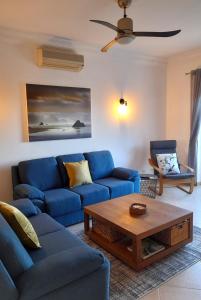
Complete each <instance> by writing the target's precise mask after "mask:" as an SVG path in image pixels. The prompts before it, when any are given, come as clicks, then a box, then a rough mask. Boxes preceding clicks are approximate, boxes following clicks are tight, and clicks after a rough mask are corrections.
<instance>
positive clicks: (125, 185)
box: [95, 177, 134, 198]
mask: <svg viewBox="0 0 201 300" xmlns="http://www.w3.org/2000/svg"><path fill="white" fill-rule="evenodd" d="M95 182H96V183H98V184H102V185H104V186H106V187H108V188H109V190H110V197H111V198H116V197H121V196H124V195H127V194H132V193H134V183H133V182H132V181H128V180H121V179H118V178H114V177H107V178H103V179H99V180H96V181H95Z"/></svg>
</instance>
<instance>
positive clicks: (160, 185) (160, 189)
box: [158, 179, 163, 196]
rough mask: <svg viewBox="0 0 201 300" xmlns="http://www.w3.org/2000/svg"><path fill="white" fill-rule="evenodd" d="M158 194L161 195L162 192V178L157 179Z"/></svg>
mask: <svg viewBox="0 0 201 300" xmlns="http://www.w3.org/2000/svg"><path fill="white" fill-rule="evenodd" d="M158 194H159V196H161V195H162V194H163V180H162V179H159V192H158Z"/></svg>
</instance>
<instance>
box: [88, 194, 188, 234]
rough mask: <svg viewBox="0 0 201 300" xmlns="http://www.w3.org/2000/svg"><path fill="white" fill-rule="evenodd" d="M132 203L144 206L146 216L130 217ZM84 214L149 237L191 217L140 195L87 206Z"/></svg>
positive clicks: (182, 211)
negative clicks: (145, 206)
mask: <svg viewBox="0 0 201 300" xmlns="http://www.w3.org/2000/svg"><path fill="white" fill-rule="evenodd" d="M134 202H138V203H143V204H146V205H147V212H146V214H144V215H141V216H136V217H132V216H130V214H129V206H130V205H131V204H132V203H134ZM85 213H87V214H89V215H91V216H94V217H97V218H98V219H100V220H102V221H104V222H105V223H109V224H111V225H115V227H117V228H119V229H123V231H125V232H127V233H132V235H135V236H143V235H147V234H150V235H151V234H154V232H155V231H156V230H157V231H159V230H163V229H165V228H168V227H170V226H172V225H174V224H176V223H178V222H179V221H182V220H183V219H184V218H185V217H186V218H187V217H189V216H191V217H192V212H191V211H188V210H185V209H182V208H179V207H177V206H174V205H170V204H167V203H164V202H161V201H158V200H153V199H150V198H148V197H146V196H144V195H140V194H130V195H127V196H123V197H119V198H115V199H112V200H109V201H106V202H101V203H98V204H94V205H90V206H87V207H85Z"/></svg>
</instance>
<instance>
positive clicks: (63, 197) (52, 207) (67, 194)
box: [45, 189, 81, 217]
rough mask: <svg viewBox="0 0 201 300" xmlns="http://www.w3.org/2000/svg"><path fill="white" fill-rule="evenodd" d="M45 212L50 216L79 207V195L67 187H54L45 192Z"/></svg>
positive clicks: (56, 215) (78, 208) (72, 210)
mask: <svg viewBox="0 0 201 300" xmlns="http://www.w3.org/2000/svg"><path fill="white" fill-rule="evenodd" d="M45 203H46V208H47V212H48V213H49V214H50V216H52V217H58V216H62V215H65V214H66V213H70V212H74V211H77V210H80V209H81V201H80V196H79V195H78V194H76V193H73V192H71V191H69V190H68V189H54V190H49V191H46V192H45Z"/></svg>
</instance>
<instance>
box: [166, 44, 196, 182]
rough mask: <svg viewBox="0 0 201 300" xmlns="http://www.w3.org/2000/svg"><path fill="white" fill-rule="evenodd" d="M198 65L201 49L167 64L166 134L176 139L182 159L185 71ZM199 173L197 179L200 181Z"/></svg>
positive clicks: (187, 96)
mask: <svg viewBox="0 0 201 300" xmlns="http://www.w3.org/2000/svg"><path fill="white" fill-rule="evenodd" d="M198 67H201V49H200V50H196V51H190V52H187V53H184V54H180V55H176V56H173V57H171V58H170V59H169V60H168V64H167V107H166V136H167V138H168V139H176V140H177V141H178V150H179V154H180V159H181V160H183V161H186V160H187V154H188V143H189V136H190V75H185V73H188V72H190V71H191V70H194V69H196V68H198ZM199 152H200V154H201V151H200V150H199ZM200 154H199V155H198V157H201V155H200ZM198 165H201V162H200V161H199V163H198ZM200 175H201V174H198V177H199V178H198V181H201V176H200Z"/></svg>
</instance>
